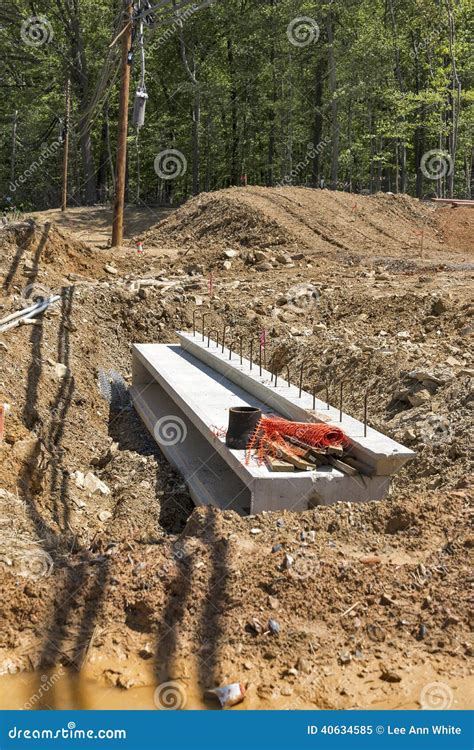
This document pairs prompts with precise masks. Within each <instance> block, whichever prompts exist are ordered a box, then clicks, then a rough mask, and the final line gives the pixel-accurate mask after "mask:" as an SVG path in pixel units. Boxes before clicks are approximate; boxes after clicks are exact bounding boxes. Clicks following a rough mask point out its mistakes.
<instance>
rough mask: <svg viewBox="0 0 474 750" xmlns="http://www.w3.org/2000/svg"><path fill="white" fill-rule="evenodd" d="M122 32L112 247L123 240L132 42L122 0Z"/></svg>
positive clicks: (129, 14) (129, 16)
mask: <svg viewBox="0 0 474 750" xmlns="http://www.w3.org/2000/svg"><path fill="white" fill-rule="evenodd" d="M123 24H124V25H123V33H122V77H121V82H120V105H119V133H118V144H117V172H116V176H115V203H114V218H113V227H112V247H119V246H120V245H121V244H122V241H123V209H124V204H125V173H126V162H127V131H128V97H129V90H130V65H129V60H128V53H129V51H130V47H131V42H132V3H131V2H130V0H124V19H123Z"/></svg>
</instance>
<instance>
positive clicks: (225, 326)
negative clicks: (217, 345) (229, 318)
mask: <svg viewBox="0 0 474 750" xmlns="http://www.w3.org/2000/svg"><path fill="white" fill-rule="evenodd" d="M228 327H229V326H228V325H227V323H224V328H223V329H222V354H224V346H225V332H226V330H227V329H228Z"/></svg>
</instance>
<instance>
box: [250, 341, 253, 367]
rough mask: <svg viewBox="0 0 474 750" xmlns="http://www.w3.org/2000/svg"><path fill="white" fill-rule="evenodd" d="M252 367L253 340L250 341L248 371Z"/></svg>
mask: <svg viewBox="0 0 474 750" xmlns="http://www.w3.org/2000/svg"><path fill="white" fill-rule="evenodd" d="M252 367H253V339H250V369H252Z"/></svg>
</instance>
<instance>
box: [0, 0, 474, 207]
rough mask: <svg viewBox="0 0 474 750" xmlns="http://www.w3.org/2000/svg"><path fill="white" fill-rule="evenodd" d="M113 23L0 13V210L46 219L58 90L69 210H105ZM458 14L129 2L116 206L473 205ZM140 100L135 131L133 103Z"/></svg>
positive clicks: (110, 169) (410, 4)
mask: <svg viewBox="0 0 474 750" xmlns="http://www.w3.org/2000/svg"><path fill="white" fill-rule="evenodd" d="M150 5H151V6H158V7H153V8H152V10H148V8H149V6H150ZM124 7H125V6H124V3H123V2H122V0H116V1H115V2H113V1H111V0H109V2H107V0H94V1H93V0H48V1H47V2H43V1H42V0H38V2H36V1H28V0H16V1H13V2H4V3H2V6H1V9H0V55H1V59H2V71H1V74H0V87H1V99H0V123H1V134H0V150H1V160H0V203H1V204H2V206H3V207H5V206H8V205H17V206H21V207H22V208H27V209H33V208H47V207H55V206H58V205H59V204H60V200H61V179H62V160H63V139H64V126H65V91H66V86H67V80H68V79H70V91H71V113H70V143H69V152H70V167H69V168H70V171H69V183H68V204H69V205H70V206H74V205H82V204H93V203H96V202H101V203H106V202H109V201H110V200H111V199H112V198H113V192H114V170H115V162H116V154H115V150H116V144H117V129H118V100H119V86H120V39H118V40H117V39H116V38H117V35H118V34H119V33H120V30H121V28H122V27H123V19H124ZM472 9H473V5H472V2H471V0H314V1H313V2H306V1H305V0H299V1H296V0H211V1H209V0H208V2H202V0H196V2H195V3H192V2H190V1H189V2H187V0H177V1H176V2H172V1H171V0H168V1H164V2H159V3H158V2H153V0H152V1H151V3H150V2H148V3H147V0H140V2H135V4H134V14H135V18H136V22H135V24H134V28H135V31H136V33H135V34H134V44H133V49H132V54H131V57H132V61H131V66H132V67H131V75H132V81H131V96H130V123H129V131H128V133H129V135H128V162H127V200H128V201H129V202H131V203H137V204H147V205H152V204H159V203H178V202H180V201H182V200H185V199H186V198H188V197H189V196H191V195H193V194H194V195H195V194H197V193H199V192H201V191H212V190H217V189H220V188H225V187H228V186H231V185H242V184H246V183H248V184H259V185H267V186H277V185H290V184H291V185H303V186H308V187H327V188H333V189H344V190H350V191H354V192H370V193H372V192H377V191H379V190H383V191H392V192H406V193H409V194H411V195H416V196H418V197H424V196H427V195H433V194H437V195H439V196H456V197H464V198H468V197H473V192H474V150H473V138H472V134H473V108H472V101H473V91H472V60H473V54H472V38H473V33H472V32H473V26H472ZM140 19H141V20H142V21H143V25H144V34H143V51H144V54H143V58H144V61H145V69H144V70H143V69H142V63H141V58H142V55H141V49H140V34H139V23H138V22H139V20H140ZM114 40H116V41H115V44H112V43H113V42H114ZM111 45H112V46H111ZM143 75H144V79H143ZM145 87H146V92H147V94H148V100H147V104H146V117H145V124H144V126H143V127H142V128H140V129H137V128H136V127H135V126H134V124H133V121H132V111H133V104H134V98H135V91H136V89H137V88H142V89H144V88H145Z"/></svg>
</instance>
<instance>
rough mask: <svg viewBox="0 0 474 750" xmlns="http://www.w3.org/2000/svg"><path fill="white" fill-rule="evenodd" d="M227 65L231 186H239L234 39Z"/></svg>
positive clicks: (230, 41)
mask: <svg viewBox="0 0 474 750" xmlns="http://www.w3.org/2000/svg"><path fill="white" fill-rule="evenodd" d="M227 63H228V65H229V77H230V117H231V128H230V129H231V142H230V149H229V151H230V184H231V185H238V184H239V182H240V174H239V161H238V154H239V136H238V121H237V86H236V81H235V67H234V48H233V44H232V39H227Z"/></svg>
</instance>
